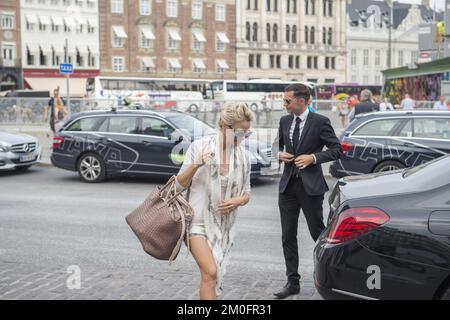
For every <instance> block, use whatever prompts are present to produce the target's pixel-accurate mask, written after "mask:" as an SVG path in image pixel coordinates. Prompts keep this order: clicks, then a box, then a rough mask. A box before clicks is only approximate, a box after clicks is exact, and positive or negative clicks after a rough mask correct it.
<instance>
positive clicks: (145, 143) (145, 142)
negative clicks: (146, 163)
mask: <svg viewBox="0 0 450 320" xmlns="http://www.w3.org/2000/svg"><path fill="white" fill-rule="evenodd" d="M142 143H143V144H144V145H145V146H151V145H152V144H153V143H152V142H150V141H147V140H142Z"/></svg>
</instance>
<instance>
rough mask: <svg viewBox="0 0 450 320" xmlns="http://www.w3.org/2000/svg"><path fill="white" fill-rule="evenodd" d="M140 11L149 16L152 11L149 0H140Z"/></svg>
mask: <svg viewBox="0 0 450 320" xmlns="http://www.w3.org/2000/svg"><path fill="white" fill-rule="evenodd" d="M140 4H141V6H140V12H141V15H142V16H149V15H150V14H151V12H152V2H151V0H141V3H140Z"/></svg>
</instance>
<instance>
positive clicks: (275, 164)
mask: <svg viewBox="0 0 450 320" xmlns="http://www.w3.org/2000/svg"><path fill="white" fill-rule="evenodd" d="M278 168H280V164H279V163H278V161H272V163H271V164H270V169H278Z"/></svg>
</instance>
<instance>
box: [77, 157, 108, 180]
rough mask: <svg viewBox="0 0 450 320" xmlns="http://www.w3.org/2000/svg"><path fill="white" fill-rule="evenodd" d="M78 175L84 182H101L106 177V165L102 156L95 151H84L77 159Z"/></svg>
mask: <svg viewBox="0 0 450 320" xmlns="http://www.w3.org/2000/svg"><path fill="white" fill-rule="evenodd" d="M77 170H78V175H79V176H80V178H81V180H83V181H84V182H90V183H95V182H101V181H103V180H105V177H106V167H105V163H104V161H103V159H102V158H100V157H99V156H98V155H97V154H95V153H86V154H84V155H83V156H82V157H81V158H80V160H79V161H78V167H77Z"/></svg>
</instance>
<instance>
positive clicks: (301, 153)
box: [273, 84, 342, 299]
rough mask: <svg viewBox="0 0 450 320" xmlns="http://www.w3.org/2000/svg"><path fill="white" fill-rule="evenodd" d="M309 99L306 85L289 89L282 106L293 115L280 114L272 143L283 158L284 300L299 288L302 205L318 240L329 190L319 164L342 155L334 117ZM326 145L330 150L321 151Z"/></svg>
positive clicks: (279, 200)
mask: <svg viewBox="0 0 450 320" xmlns="http://www.w3.org/2000/svg"><path fill="white" fill-rule="evenodd" d="M309 98H310V93H309V89H308V87H307V86H305V85H302V84H293V85H290V86H288V87H287V88H286V89H285V93H284V105H285V107H286V109H287V111H288V112H289V115H286V116H283V117H282V118H281V119H280V127H279V129H278V135H277V138H276V140H275V142H274V144H273V152H274V154H277V155H278V158H279V159H280V160H281V161H283V162H284V171H283V175H282V177H281V180H280V186H279V198H278V206H279V208H280V216H281V230H282V242H283V253H284V258H285V262H286V276H287V278H288V282H287V284H286V285H285V286H284V288H282V289H281V291H279V292H277V293H274V295H275V296H276V297H277V298H280V299H282V298H285V297H287V296H289V295H292V294H297V293H299V292H300V275H299V274H298V245H297V228H298V217H299V214H300V209H303V213H304V215H305V218H306V221H307V224H308V229H309V232H310V234H311V237H312V238H313V240H314V241H316V240H317V238H318V237H319V235H320V233H321V232H322V231H323V229H325V225H324V223H323V209H322V203H323V199H324V194H325V192H327V191H328V186H327V183H326V181H325V178H324V176H323V173H322V167H321V164H322V163H325V162H329V161H333V160H336V159H338V158H340V157H341V155H342V148H341V144H340V142H339V139H338V138H337V137H336V134H335V132H334V130H333V128H332V126H331V123H330V120H329V119H328V118H327V117H324V116H322V115H319V114H317V113H312V112H310V111H309V110H308V107H307V101H308V100H309ZM324 146H326V147H327V150H326V151H323V148H324Z"/></svg>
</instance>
